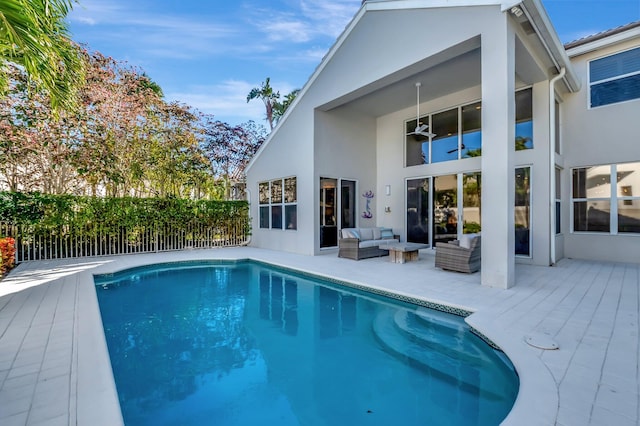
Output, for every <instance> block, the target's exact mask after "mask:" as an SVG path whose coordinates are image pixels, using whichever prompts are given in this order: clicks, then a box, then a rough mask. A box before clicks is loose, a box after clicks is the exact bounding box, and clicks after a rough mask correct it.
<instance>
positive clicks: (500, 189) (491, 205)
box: [481, 15, 515, 288]
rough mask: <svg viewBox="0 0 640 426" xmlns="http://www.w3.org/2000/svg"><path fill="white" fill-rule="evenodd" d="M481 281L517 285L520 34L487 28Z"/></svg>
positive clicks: (505, 28) (498, 27)
mask: <svg viewBox="0 0 640 426" xmlns="http://www.w3.org/2000/svg"><path fill="white" fill-rule="evenodd" d="M481 46H482V53H481V55H482V269H481V281H482V285H486V286H490V287H499V288H509V287H512V286H513V284H514V268H515V256H514V201H515V187H514V185H515V183H514V182H515V180H514V173H515V170H514V150H515V147H514V138H515V34H514V32H513V29H512V28H511V26H510V24H509V22H508V19H507V16H506V15H503V16H502V20H501V21H500V23H499V25H496V26H495V27H492V28H491V29H490V30H488V31H487V32H483V33H482V44H481Z"/></svg>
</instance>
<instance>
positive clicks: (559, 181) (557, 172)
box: [556, 167, 562, 234]
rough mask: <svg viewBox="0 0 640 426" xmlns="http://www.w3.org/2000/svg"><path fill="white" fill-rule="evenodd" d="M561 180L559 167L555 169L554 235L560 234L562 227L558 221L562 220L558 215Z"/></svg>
mask: <svg viewBox="0 0 640 426" xmlns="http://www.w3.org/2000/svg"><path fill="white" fill-rule="evenodd" d="M561 178H562V170H561V169H560V168H559V167H556V234H561V233H562V225H561V221H560V219H562V216H561V215H560V213H561V211H562V204H561V200H562V194H561V192H560V191H561V189H562V181H561V180H560V179H561Z"/></svg>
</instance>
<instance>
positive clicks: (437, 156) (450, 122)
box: [431, 108, 458, 163]
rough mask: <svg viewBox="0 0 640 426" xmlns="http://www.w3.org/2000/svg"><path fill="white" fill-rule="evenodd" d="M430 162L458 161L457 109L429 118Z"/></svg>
mask: <svg viewBox="0 0 640 426" xmlns="http://www.w3.org/2000/svg"><path fill="white" fill-rule="evenodd" d="M431 122H432V125H431V129H432V130H431V131H432V132H433V133H434V134H435V136H434V137H433V138H432V139H431V162H432V163H439V162H441V161H451V160H457V159H458V108H455V109H450V110H449V111H444V112H440V113H438V114H434V115H433V117H432V118H431Z"/></svg>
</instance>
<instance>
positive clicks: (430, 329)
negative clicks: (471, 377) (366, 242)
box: [393, 310, 491, 366]
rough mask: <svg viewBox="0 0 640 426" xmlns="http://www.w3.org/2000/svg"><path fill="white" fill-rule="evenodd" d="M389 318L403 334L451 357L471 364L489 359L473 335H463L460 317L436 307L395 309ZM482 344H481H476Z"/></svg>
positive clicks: (481, 363) (488, 360) (477, 363)
mask: <svg viewBox="0 0 640 426" xmlns="http://www.w3.org/2000/svg"><path fill="white" fill-rule="evenodd" d="M393 321H394V323H395V325H396V327H397V328H398V329H399V330H400V332H401V333H402V334H404V335H405V337H406V338H407V339H408V340H410V341H412V342H415V343H418V344H420V345H422V346H424V347H426V348H428V349H429V350H435V351H438V352H440V353H442V354H443V355H445V356H449V357H453V358H454V359H462V360H464V361H465V362H467V363H470V364H472V365H474V366H480V365H483V364H484V363H486V362H491V360H490V358H489V357H488V354H487V350H486V348H484V347H483V346H484V345H485V344H484V342H480V341H479V340H478V339H477V338H476V337H475V336H469V335H468V334H467V335H466V338H465V333H467V331H466V330H467V329H466V327H465V326H464V320H463V319H462V318H457V317H451V315H450V314H446V313H443V312H438V311H431V312H428V313H424V312H418V313H416V312H410V311H405V310H398V311H397V312H396V313H395V314H394V316H393ZM479 344H480V345H483V346H479Z"/></svg>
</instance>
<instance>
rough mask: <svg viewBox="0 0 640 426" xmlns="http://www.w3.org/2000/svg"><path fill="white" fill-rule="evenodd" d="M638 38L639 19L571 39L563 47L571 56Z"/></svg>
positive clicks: (639, 35) (639, 30)
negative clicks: (578, 38) (574, 39)
mask: <svg viewBox="0 0 640 426" xmlns="http://www.w3.org/2000/svg"><path fill="white" fill-rule="evenodd" d="M638 38H640V21H636V22H632V23H630V24H627V25H623V26H621V27H618V28H613V29H611V30H608V31H603V32H602V33H598V34H594V35H592V36H589V37H585V38H583V39H580V40H576V41H572V42H571V43H567V44H566V45H565V49H566V51H567V55H569V57H570V58H573V57H576V56H580V55H584V54H585V53H589V52H593V51H595V50H598V49H602V48H604V47H607V46H611V45H613V44H618V43H624V42H625V41H628V40H634V39H638Z"/></svg>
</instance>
